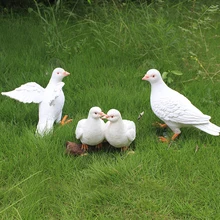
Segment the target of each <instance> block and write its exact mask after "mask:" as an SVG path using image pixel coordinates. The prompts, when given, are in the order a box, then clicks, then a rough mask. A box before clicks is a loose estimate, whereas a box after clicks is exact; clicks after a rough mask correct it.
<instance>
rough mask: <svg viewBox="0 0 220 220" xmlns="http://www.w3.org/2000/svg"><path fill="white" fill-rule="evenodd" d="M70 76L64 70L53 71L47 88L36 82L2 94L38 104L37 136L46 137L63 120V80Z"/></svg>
mask: <svg viewBox="0 0 220 220" xmlns="http://www.w3.org/2000/svg"><path fill="white" fill-rule="evenodd" d="M69 74H70V73H68V72H66V71H65V70H64V69H62V68H56V69H54V70H53V73H52V76H51V78H50V81H49V83H48V85H47V87H46V88H43V87H41V86H40V85H38V84H37V83H35V82H28V83H26V84H24V85H21V86H20V87H18V88H16V89H15V90H13V91H10V92H2V93H1V94H2V95H5V96H8V97H10V98H13V99H16V100H18V101H20V102H23V103H32V102H33V103H38V104H39V121H38V124H37V129H36V134H39V135H40V136H44V135H45V134H48V133H50V132H51V131H52V130H53V124H54V122H55V121H56V122H57V123H58V122H60V120H61V117H62V109H63V106H64V102H65V97H64V93H63V90H62V88H63V86H64V82H62V79H63V78H64V77H65V76H68V75H69ZM65 119H66V117H65ZM64 123H65V121H63V120H62V124H64Z"/></svg>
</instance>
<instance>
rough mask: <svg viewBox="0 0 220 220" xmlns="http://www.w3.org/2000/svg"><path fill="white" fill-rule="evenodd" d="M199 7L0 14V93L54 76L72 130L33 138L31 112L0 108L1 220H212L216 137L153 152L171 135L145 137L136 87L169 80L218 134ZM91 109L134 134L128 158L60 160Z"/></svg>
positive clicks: (106, 155) (185, 133)
mask: <svg viewBox="0 0 220 220" xmlns="http://www.w3.org/2000/svg"><path fill="white" fill-rule="evenodd" d="M193 2H194V3H193ZM205 2H206V1H204V4H203V3H202V2H197V1H188V2H184V3H175V4H172V5H168V4H165V3H164V2H160V3H157V4H152V5H149V6H147V5H145V4H143V5H129V4H123V5H120V6H117V7H116V6H115V5H113V6H104V7H101V8H100V7H99V6H93V5H92V6H91V7H92V9H93V10H89V11H88V12H87V15H86V16H82V17H77V16H75V15H74V14H73V13H71V12H70V11H68V10H65V11H64V12H62V13H58V12H56V11H55V9H54V8H45V7H40V6H39V8H38V9H39V11H37V9H36V10H35V9H34V11H32V12H31V10H30V13H28V14H24V15H17V14H14V13H8V14H6V12H2V13H1V15H0V33H1V34H0V74H1V77H0V90H1V92H2V91H9V90H13V89H14V88H16V87H18V86H20V85H21V84H24V83H26V82H31V81H32V82H37V83H38V84H40V85H42V86H44V87H45V86H46V85H47V83H48V81H49V79H50V74H51V72H52V70H53V69H54V68H55V67H58V66H60V67H63V68H64V69H65V70H67V71H68V72H70V73H71V75H70V76H68V77H66V78H65V79H64V82H65V86H64V93H65V97H66V102H65V106H64V109H63V114H68V115H69V117H70V118H72V119H73V121H72V123H70V124H67V125H65V126H60V125H55V127H54V132H53V134H52V135H48V136H46V137H44V138H37V137H35V129H36V125H37V122H38V106H37V105H36V104H23V103H20V102H17V101H15V100H12V99H9V98H7V97H4V96H0V131H1V133H0V144H1V151H0V164H1V167H0V170H1V175H0V219H31V220H34V219H36V220H38V219H51V220H52V219H103V220H104V219H158V220H159V219H169V220H170V219H220V184H219V183H220V156H219V155H220V137H213V136H211V135H208V134H206V133H204V132H202V131H199V130H197V129H195V128H183V129H182V134H181V136H180V137H179V139H178V140H176V141H175V142H174V143H172V145H170V146H169V145H167V144H164V143H160V142H159V141H158V136H159V135H163V134H166V135H168V136H171V135H172V133H171V131H170V130H169V129H167V130H165V131H163V130H161V129H157V128H156V127H154V126H152V124H153V123H154V122H156V121H158V118H157V117H156V116H155V115H154V114H153V112H152V111H151V108H150V101H149V98H150V84H149V83H147V82H145V81H142V80H141V78H142V77H143V76H144V74H145V73H146V71H147V70H149V69H151V68H157V69H158V70H160V71H161V72H162V73H163V72H167V71H168V78H167V79H166V81H167V83H169V85H170V87H172V88H173V89H175V90H177V91H179V92H181V93H182V94H184V95H185V96H187V97H188V98H189V99H190V100H191V101H192V103H193V104H194V105H195V106H197V107H198V108H199V109H200V110H201V111H202V112H203V113H205V114H208V115H210V116H212V119H211V121H212V122H213V123H215V124H217V125H219V126H220V98H219V97H220V72H219V68H220V62H219V61H220V53H219V49H220V48H219V47H220V45H219V40H220V21H219V15H220V11H219V8H218V7H217V6H215V5H216V4H217V3H216V4H214V2H215V1H213V2H212V3H209V1H208V2H206V3H205ZM216 2H217V1H216ZM64 14H65V16H63V15H64ZM172 71H180V72H182V75H181V76H179V75H175V74H173V73H172ZM92 106H99V107H101V108H102V110H103V111H104V112H105V113H107V111H108V110H109V109H111V108H116V109H118V110H119V111H120V112H121V114H122V117H123V118H124V119H129V120H133V121H134V122H135V123H136V128H137V137H136V140H135V142H134V143H133V144H132V146H131V148H132V149H133V150H134V151H135V153H134V154H129V153H128V152H125V153H121V152H120V151H117V150H115V149H113V148H112V149H102V150H100V151H99V152H94V153H89V154H88V155H87V156H83V157H73V156H70V155H66V154H65V142H66V141H74V142H77V140H76V138H75V135H74V132H75V127H76V124H77V122H78V121H79V120H80V119H82V118H85V117H87V114H88V111H89V109H90V108H91V107H92ZM142 111H144V112H145V114H144V115H143V117H142V118H141V119H140V120H139V121H138V120H137V118H138V115H139V114H140V113H141V112H142Z"/></svg>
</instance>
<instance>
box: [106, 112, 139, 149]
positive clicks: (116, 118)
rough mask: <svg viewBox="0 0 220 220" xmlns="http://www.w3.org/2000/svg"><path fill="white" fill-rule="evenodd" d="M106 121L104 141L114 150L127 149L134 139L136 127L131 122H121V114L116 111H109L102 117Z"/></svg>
mask: <svg viewBox="0 0 220 220" xmlns="http://www.w3.org/2000/svg"><path fill="white" fill-rule="evenodd" d="M102 118H103V119H107V120H108V121H107V123H106V127H105V139H106V140H107V142H108V143H109V144H110V145H112V146H113V147H116V148H121V149H122V150H126V149H128V147H129V146H130V144H131V143H132V141H134V139H135V137H136V127H135V123H134V122H133V121H129V120H123V119H122V117H121V113H120V112H119V111H118V110H116V109H111V110H109V111H108V113H107V114H106V115H105V116H103V117H102Z"/></svg>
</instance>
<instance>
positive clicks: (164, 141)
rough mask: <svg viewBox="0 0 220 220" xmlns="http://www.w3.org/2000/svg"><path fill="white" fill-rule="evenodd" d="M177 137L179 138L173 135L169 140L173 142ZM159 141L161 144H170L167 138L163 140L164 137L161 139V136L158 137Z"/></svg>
mask: <svg viewBox="0 0 220 220" xmlns="http://www.w3.org/2000/svg"><path fill="white" fill-rule="evenodd" d="M178 136H179V134H174V135H173V136H172V138H171V141H174V140H175V139H176V138H177V137H178ZM159 140H160V141H161V142H163V143H170V140H169V139H167V138H165V137H163V136H160V137H159Z"/></svg>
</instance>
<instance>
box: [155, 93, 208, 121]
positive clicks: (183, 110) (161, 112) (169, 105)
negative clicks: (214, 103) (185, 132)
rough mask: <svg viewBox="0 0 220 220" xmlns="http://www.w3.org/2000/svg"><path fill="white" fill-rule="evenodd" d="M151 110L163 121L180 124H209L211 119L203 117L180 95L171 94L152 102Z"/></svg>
mask: <svg viewBox="0 0 220 220" xmlns="http://www.w3.org/2000/svg"><path fill="white" fill-rule="evenodd" d="M152 108H153V111H154V112H155V114H156V115H157V116H158V117H159V118H160V119H162V120H163V121H171V122H175V123H180V124H203V123H207V122H209V120H210V118H211V117H210V116H208V115H204V114H203V113H202V112H201V111H200V110H199V109H198V108H196V107H195V106H194V105H193V104H192V103H191V102H190V101H189V100H188V99H187V98H186V97H185V96H183V95H181V94H180V93H173V94H172V96H169V97H168V96H167V97H162V98H159V99H157V100H156V101H154V103H153V105H152Z"/></svg>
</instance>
